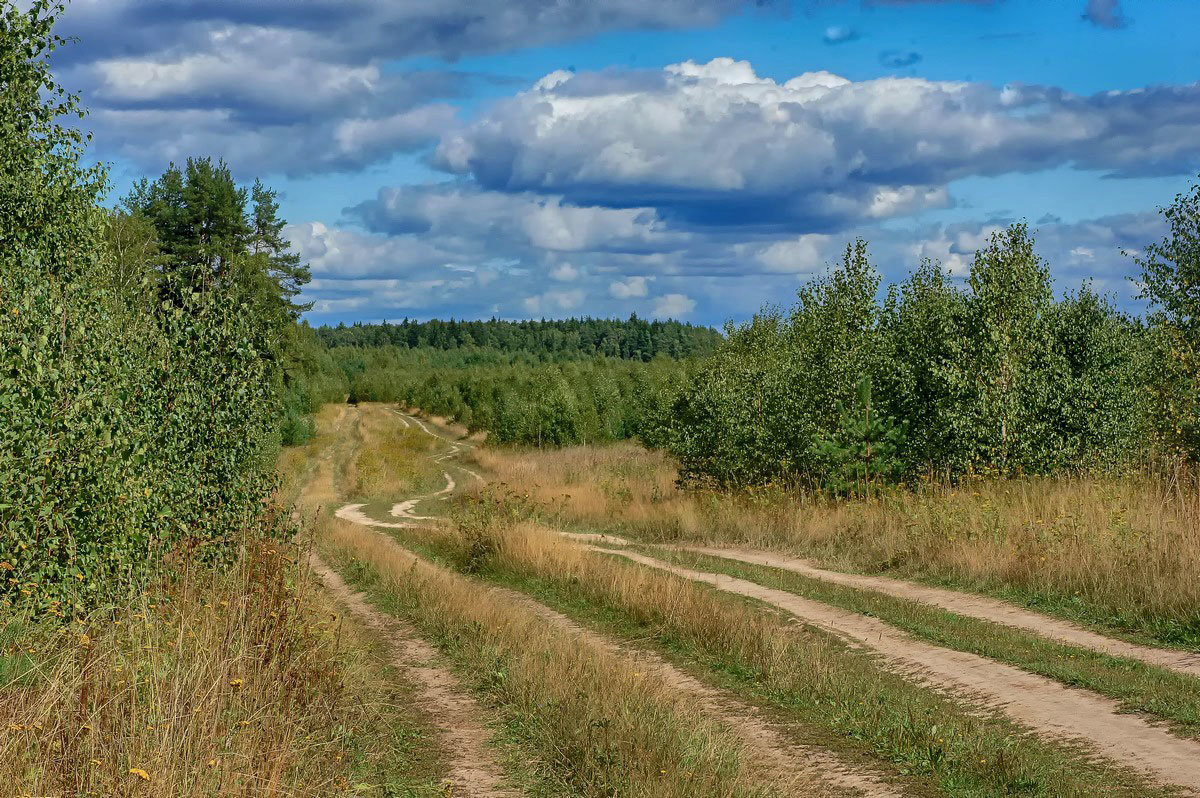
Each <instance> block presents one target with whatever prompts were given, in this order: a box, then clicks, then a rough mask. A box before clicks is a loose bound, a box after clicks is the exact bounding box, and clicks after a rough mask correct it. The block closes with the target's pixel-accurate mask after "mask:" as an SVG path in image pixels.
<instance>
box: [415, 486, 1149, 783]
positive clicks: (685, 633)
mask: <svg viewBox="0 0 1200 798" xmlns="http://www.w3.org/2000/svg"><path fill="white" fill-rule="evenodd" d="M485 507H486V505H485ZM397 534H400V535H402V536H404V537H405V538H406V539H412V540H414V541H415V542H417V543H418V544H421V545H426V546H430V547H431V548H434V549H438V550H440V551H442V552H443V553H444V554H445V555H446V556H449V557H452V558H454V559H457V560H458V561H459V562H462V563H467V562H470V559H469V554H470V552H471V551H472V549H473V547H474V541H473V540H472V538H474V537H477V536H478V534H479V533H478V531H475V532H472V533H471V534H470V535H464V534H462V533H457V534H456V533H448V532H445V531H441V532H421V531H419V530H403V531H400V532H398V533H397ZM491 534H492V535H493V536H494V539H493V541H492V543H491V545H490V548H491V550H492V551H493V552H494V554H493V555H491V557H490V561H489V563H488V566H487V567H488V568H490V569H491V571H490V572H491V573H492V574H493V575H494V576H496V577H497V578H501V579H513V580H516V582H517V583H519V584H521V585H522V586H523V587H527V588H529V589H532V590H535V591H537V592H539V593H544V594H546V595H550V596H555V597H557V600H558V601H560V602H561V603H562V604H563V605H564V606H570V607H574V608H577V609H578V608H579V607H581V606H586V607H591V608H594V609H595V611H596V612H597V613H599V615H600V616H601V617H606V618H608V619H610V620H611V619H613V618H615V619H617V621H616V622H617V624H618V625H625V632H626V633H627V634H629V635H630V636H631V637H636V638H638V639H641V640H657V641H658V642H659V644H660V645H661V646H662V647H663V648H664V649H665V650H667V651H670V652H673V654H674V655H676V656H682V657H684V658H685V659H687V660H689V661H690V662H692V663H693V664H699V665H700V666H701V667H704V668H706V669H708V671H709V673H710V674H712V675H713V676H718V677H719V678H725V679H728V680H731V681H732V682H733V683H734V684H735V686H737V688H738V689H740V690H742V691H744V692H745V693H746V694H747V695H749V696H752V697H755V698H757V699H759V700H763V701H766V702H768V703H770V704H774V705H775V706H776V707H778V708H779V709H780V710H782V711H784V712H786V713H787V714H788V715H789V716H790V718H791V719H793V720H798V721H801V722H802V723H803V724H804V725H805V728H806V733H807V734H809V735H815V736H816V737H818V738H822V739H825V740H827V741H829V742H830V744H835V745H841V746H847V745H848V746H849V747H850V748H854V749H857V750H859V751H860V752H861V750H862V748H864V747H865V748H866V749H867V750H868V751H869V752H870V753H871V754H873V755H876V756H879V757H882V758H883V759H885V760H890V761H893V762H895V763H897V764H898V769H899V770H902V771H903V772H906V773H915V774H921V775H923V776H924V777H925V778H927V779H930V780H932V781H933V782H934V783H936V784H937V785H938V786H939V787H941V788H942V789H944V790H946V791H948V792H950V793H951V794H956V795H1009V794H1031V795H1033V794H1055V795H1084V794H1087V793H1088V792H1089V791H1092V790H1096V789H1099V788H1101V787H1103V788H1104V789H1106V790H1108V792H1107V793H1106V794H1110V795H1116V794H1122V795H1148V794H1152V793H1153V791H1152V790H1151V789H1149V788H1148V787H1147V786H1146V785H1145V784H1139V783H1138V782H1137V781H1136V780H1135V779H1133V777H1129V776H1123V775H1122V774H1120V773H1119V772H1115V771H1113V770H1112V769H1110V768H1107V767H1105V766H1103V765H1098V764H1096V763H1094V762H1090V761H1088V760H1087V759H1086V758H1078V757H1076V756H1074V755H1073V753H1072V752H1070V751H1068V750H1066V749H1062V748H1059V747H1057V746H1055V745H1053V744H1050V743H1045V742H1042V741H1040V740H1037V739H1035V738H1033V737H1030V736H1027V735H1025V734H1023V733H1022V732H1021V731H1020V730H1019V729H1017V728H1016V727H1014V726H1013V725H1012V724H1011V723H1010V722H1008V721H1007V720H1005V719H1004V718H1002V717H1000V716H998V715H995V714H992V713H989V712H984V711H980V710H979V709H978V708H976V707H973V706H970V705H963V704H960V703H958V702H956V701H954V700H952V699H949V698H945V697H942V696H940V695H939V694H938V693H936V692H934V691H930V690H927V689H925V688H923V687H921V686H918V685H915V684H912V683H911V682H909V681H907V680H905V679H904V678H902V677H901V676H899V675H897V674H894V673H891V672H889V671H887V670H885V669H883V668H881V667H880V666H879V665H878V664H877V663H876V662H875V661H874V660H873V659H871V658H870V657H868V656H865V655H863V654H861V653H860V652H855V651H851V650H847V649H846V648H845V647H844V646H843V645H842V644H841V643H840V642H839V641H836V640H834V639H833V638H831V637H829V636H827V635H824V634H820V633H815V632H813V631H811V630H808V629H806V628H804V627H800V626H797V625H796V624H795V623H794V622H793V621H792V620H791V619H790V618H789V617H786V616H784V615H783V614H781V613H777V612H773V611H771V610H770V609H768V608H763V607H759V606H755V605H751V604H748V603H747V602H745V601H743V600H741V599H740V598H738V597H735V596H729V595H725V594H721V593H719V592H718V591H715V590H713V589H710V588H706V587H703V586H700V585H697V584H695V583H692V582H690V581H687V580H685V579H682V578H680V577H675V576H673V575H670V574H664V573H662V572H660V571H656V570H652V569H648V568H644V567H641V566H637V565H631V564H629V563H625V562H623V561H619V560H616V559H612V558H609V557H605V556H603V555H599V554H594V553H589V552H587V551H585V550H583V549H581V548H580V547H578V546H576V545H574V544H572V543H568V542H564V541H563V540H562V538H561V537H560V536H559V535H558V534H557V533H556V532H555V531H554V530H552V529H547V528H545V527H542V526H540V525H538V524H535V523H531V522H516V523H511V522H505V521H503V520H499V521H497V522H496V523H494V524H493V525H492V526H491ZM476 567H479V565H478V563H476ZM484 572H485V573H487V572H488V570H486V569H484ZM839 741H840V742H839Z"/></svg>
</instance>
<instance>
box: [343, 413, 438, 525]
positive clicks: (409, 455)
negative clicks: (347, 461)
mask: <svg viewBox="0 0 1200 798" xmlns="http://www.w3.org/2000/svg"><path fill="white" fill-rule="evenodd" d="M359 410H360V411H361V413H362V416H361V418H362V421H361V424H360V425H359V430H358V432H359V434H360V435H361V438H362V446H361V448H360V450H359V452H358V454H357V457H356V458H355V459H354V461H353V463H352V465H351V468H352V472H350V473H352V478H350V479H348V480H347V485H348V487H349V490H350V495H352V496H354V497H357V498H360V499H372V500H376V501H394V500H398V499H402V498H409V497H411V496H414V495H416V494H418V493H422V492H425V491H428V490H431V489H434V488H435V487H437V486H438V479H439V477H440V476H441V472H440V471H439V470H438V469H437V468H435V467H434V466H433V464H432V463H431V462H430V460H429V458H428V457H424V456H422V455H424V454H427V453H428V452H430V451H432V450H433V449H434V448H435V447H437V445H438V443H437V441H436V440H435V439H434V438H433V437H432V436H430V435H427V434H426V433H424V432H422V431H421V430H419V429H416V428H413V427H404V426H402V425H400V424H397V423H396V419H395V418H394V417H393V416H392V411H391V408H390V407H388V406H386V405H378V404H361V405H359Z"/></svg>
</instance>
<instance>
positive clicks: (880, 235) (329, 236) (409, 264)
mask: <svg viewBox="0 0 1200 798" xmlns="http://www.w3.org/2000/svg"><path fill="white" fill-rule="evenodd" d="M494 212H496V213H498V214H499V215H500V217H501V218H504V216H505V213H504V212H503V211H502V210H498V209H494ZM1009 221H1011V220H1007V219H999V220H996V219H989V220H980V221H976V222H956V223H953V224H924V225H916V226H910V227H906V228H900V227H897V226H895V225H875V226H867V227H863V228H861V229H858V230H856V231H855V232H856V233H860V234H862V235H863V236H864V237H865V238H866V239H867V240H868V241H869V247H870V256H871V259H872V262H874V263H876V264H877V265H878V266H879V268H880V269H881V271H882V272H883V274H884V278H885V280H887V281H889V282H895V281H899V280H902V279H903V278H904V277H905V275H906V274H907V272H908V271H909V270H911V269H912V268H913V267H914V266H916V265H917V264H918V263H919V262H920V261H921V260H922V259H923V258H929V259H931V260H937V261H940V262H941V263H942V264H943V265H944V266H945V267H946V268H947V269H949V270H950V272H951V273H952V274H953V275H955V276H957V277H958V278H959V279H964V278H965V277H966V275H967V273H968V272H969V269H970V266H971V262H972V261H973V259H974V255H975V252H976V250H977V249H979V248H980V247H982V246H984V245H985V244H986V242H987V239H988V236H990V235H991V234H992V233H993V232H995V231H997V230H999V229H1001V227H1002V226H1003V225H1005V224H1007V223H1008V222H1009ZM1034 227H1035V232H1036V235H1037V249H1038V252H1039V253H1040V254H1041V255H1042V256H1043V257H1045V258H1046V260H1047V261H1048V262H1049V264H1050V268H1051V273H1052V274H1053V275H1054V277H1055V279H1056V280H1057V285H1058V286H1059V288H1060V289H1069V288H1077V287H1078V286H1079V285H1080V284H1081V283H1082V282H1084V281H1085V280H1091V281H1093V282H1094V285H1095V286H1096V288H1097V289H1099V290H1102V291H1109V292H1113V293H1115V294H1116V296H1117V298H1118V301H1119V302H1121V303H1122V304H1123V305H1124V306H1126V307H1136V304H1135V303H1133V295H1134V293H1135V290H1134V288H1133V286H1132V284H1131V283H1130V282H1129V280H1128V279H1127V278H1128V277H1129V276H1131V275H1133V274H1135V273H1136V267H1135V265H1134V264H1133V263H1132V261H1131V260H1130V258H1129V257H1128V255H1127V254H1126V253H1128V252H1131V251H1136V250H1140V249H1141V248H1143V247H1144V246H1145V245H1146V244H1147V243H1149V242H1151V241H1156V240H1158V239H1160V238H1161V237H1162V235H1163V233H1164V229H1163V224H1162V221H1161V219H1160V217H1159V216H1158V214H1156V213H1153V212H1147V213H1139V214H1123V215H1118V216H1109V217H1103V218H1098V219H1091V220H1085V221H1080V222H1072V223H1064V222H1061V221H1051V222H1044V223H1039V224H1036V225H1034ZM286 234H287V235H288V236H289V237H290V238H291V240H292V241H293V243H294V244H295V245H296V247H297V249H298V250H299V251H300V252H301V254H302V255H303V256H304V257H305V259H306V260H308V261H309V262H311V263H312V266H313V271H314V274H315V276H316V279H315V280H314V281H313V283H312V284H311V285H310V286H309V287H308V288H307V289H306V291H305V297H306V298H307V299H309V300H312V301H314V302H316V303H317V305H316V307H315V310H314V314H313V320H314V322H316V323H319V322H322V321H337V320H339V319H352V318H361V319H383V318H393V319H394V318H399V317H400V316H402V315H412V314H413V313H415V312H419V313H420V314H422V315H430V316H431V315H442V316H455V317H464V316H465V317H487V316H492V315H501V316H503V317H506V318H516V317H528V316H529V315H531V314H532V315H539V316H541V315H544V316H559V317H561V316H567V315H572V314H578V313H583V312H586V313H589V314H599V315H626V314H628V313H629V312H631V311H635V312H637V313H638V314H639V315H647V316H657V317H666V316H675V317H686V318H689V319H699V320H701V321H706V322H712V323H715V322H720V321H722V320H723V319H725V318H727V317H731V316H732V317H734V318H746V317H747V316H748V315H749V314H751V313H753V312H754V311H756V310H758V309H759V308H760V307H761V306H762V305H763V304H764V303H768V302H770V303H783V304H786V303H787V302H788V301H789V298H790V297H791V296H792V295H793V292H794V291H795V289H796V288H797V287H798V286H799V285H800V284H801V283H803V282H804V281H806V280H809V279H811V278H812V277H813V276H815V275H816V274H820V273H822V272H824V271H825V269H826V268H828V265H829V264H831V263H834V262H836V261H838V260H839V258H840V256H841V252H842V250H843V248H844V247H845V245H846V242H847V240H848V239H849V237H850V234H848V233H847V234H844V235H823V234H805V235H800V236H796V235H785V234H781V233H773V232H766V233H763V232H756V231H754V230H747V231H742V232H740V233H739V234H737V235H733V236H731V235H729V234H728V231H725V230H707V231H693V232H689V233H688V234H687V236H686V240H685V241H684V245H682V246H678V245H677V244H678V242H675V244H673V246H672V247H671V248H669V249H668V248H664V249H662V250H659V251H643V252H638V253H612V252H608V251H605V250H600V249H594V250H580V251H576V252H574V253H572V255H571V261H570V263H569V264H568V263H566V262H564V261H562V260H560V259H559V253H556V252H546V251H542V250H539V249H537V248H536V247H531V246H529V245H528V242H527V240H521V239H507V238H505V237H504V236H502V235H495V234H494V230H493V231H492V232H489V228H488V224H487V222H486V220H479V223H478V224H477V226H476V227H474V228H472V229H471V230H467V231H463V232H457V233H456V232H455V231H453V229H450V228H440V227H435V228H431V229H429V230H426V231H424V232H409V233H371V232H363V231H361V230H351V229H337V228H329V227H327V226H326V225H323V224H320V223H306V224H297V225H292V226H290V227H289V228H288V229H287V231H286ZM568 277H569V278H571V279H569V280H566V279H563V278H568Z"/></svg>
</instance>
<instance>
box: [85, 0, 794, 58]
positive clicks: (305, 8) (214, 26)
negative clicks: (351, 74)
mask: <svg viewBox="0 0 1200 798" xmlns="http://www.w3.org/2000/svg"><path fill="white" fill-rule="evenodd" d="M771 5H773V3H771V2H770V0H766V2H761V1H760V2H754V3H751V2H748V0H660V2H655V3H645V2H640V0H507V2H504V3H480V2H477V1H476V0H441V2H438V3H430V2H427V0H388V2H376V0H309V1H308V2H305V3H301V4H298V3H295V2H293V1H292V0H255V1H254V2H244V0H208V2H203V3H197V2H189V1H188V0H76V2H74V3H72V4H71V8H70V13H69V14H68V16H67V18H66V20H65V31H66V32H67V33H72V34H76V33H85V34H87V35H88V37H87V38H86V39H85V40H84V46H85V48H86V53H87V55H92V54H96V55H104V56H112V55H116V54H122V53H124V54H129V53H134V54H141V53H147V52H156V51H160V50H164V49H174V48H187V47H188V45H189V44H190V43H191V42H193V41H194V40H196V39H197V38H202V37H203V36H205V35H206V34H207V33H208V32H209V31H211V30H229V31H240V30H254V29H270V30H279V31H284V32H287V33H290V34H292V35H295V36H308V37H311V41H312V45H313V52H314V54H315V55H316V56H317V57H319V58H325V59H337V60H341V61H352V60H355V59H364V60H365V59H370V58H393V59H394V58H403V57H410V56H417V55H427V56H436V57H441V58H451V59H453V58H457V57H459V56H463V55H467V54H471V53H486V52H494V51H497V50H507V49H513V48H516V47H528V46H533V45H538V44H548V43H551V42H561V41H568V40H570V39H574V38H577V37H580V36H591V35H594V34H596V33H600V32H604V31H613V30H660V29H667V28H686V27H694V26H698V25H709V24H712V23H714V22H717V21H718V20H719V19H721V18H722V17H724V16H727V15H729V14H732V13H735V12H737V11H740V10H742V9H743V8H746V7H748V6H755V7H758V8H768V7H770V6H771Z"/></svg>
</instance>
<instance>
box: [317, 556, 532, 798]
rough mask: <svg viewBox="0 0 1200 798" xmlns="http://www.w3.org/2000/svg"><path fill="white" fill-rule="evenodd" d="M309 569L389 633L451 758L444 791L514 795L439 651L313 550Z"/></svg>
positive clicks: (485, 797) (483, 797)
mask: <svg viewBox="0 0 1200 798" xmlns="http://www.w3.org/2000/svg"><path fill="white" fill-rule="evenodd" d="M309 564H310V566H311V567H312V570H313V572H314V573H315V574H317V576H318V577H320V579H321V581H322V582H323V583H324V584H325V587H326V589H328V590H329V592H330V593H332V594H333V595H334V597H336V598H337V600H338V601H339V602H341V603H342V604H344V605H345V606H346V607H347V608H348V609H349V610H350V612H351V613H352V614H353V615H354V616H355V617H356V618H358V619H359V620H360V621H362V622H363V623H364V624H366V625H367V626H368V627H370V628H372V629H374V630H375V631H377V632H379V633H380V634H382V635H384V636H385V637H386V638H387V641H388V644H389V646H390V648H391V651H392V662H393V664H394V665H396V666H397V667H398V668H400V669H401V671H402V672H403V673H404V674H405V675H406V676H407V677H408V678H409V679H411V680H412V681H413V683H414V684H415V685H416V687H417V691H418V698H419V701H420V704H421V706H422V707H424V708H425V710H426V711H427V712H428V713H429V717H430V718H431V719H432V720H433V722H434V724H435V725H436V727H437V730H438V735H439V737H440V738H441V742H442V749H443V750H444V751H445V752H446V755H447V757H448V758H449V765H450V772H449V773H448V774H447V780H448V781H449V783H450V787H449V789H448V790H447V792H446V794H447V795H451V794H453V795H456V796H465V798H515V796H516V795H517V793H515V792H513V791H512V790H508V789H504V788H503V787H501V783H502V781H503V772H502V770H501V768H500V766H499V765H498V764H497V763H496V760H495V758H494V757H492V756H491V752H490V750H489V748H488V745H487V741H488V739H489V737H490V734H489V733H488V731H487V730H486V729H485V728H484V726H483V723H482V722H481V720H480V718H481V717H482V716H483V714H482V712H481V710H480V708H479V706H478V704H477V703H476V702H475V700H474V699H473V698H472V697H471V696H470V695H469V694H468V693H466V692H464V690H463V689H462V687H461V686H460V684H459V682H458V678H457V677H456V676H455V675H454V674H453V673H452V672H451V671H449V670H447V669H446V668H443V667H440V666H439V665H437V664H436V662H437V652H436V651H435V650H434V649H433V647H432V646H430V645H429V644H428V643H426V642H425V641H423V640H422V639H421V638H420V637H418V636H417V633H416V631H415V630H414V629H412V627H410V626H409V625H408V624H406V623H404V622H402V621H400V620H398V619H395V618H391V617H387V618H385V617H384V616H383V615H381V614H380V613H378V612H376V611H375V610H374V609H373V608H372V607H371V606H370V605H369V604H367V602H366V601H365V599H364V598H363V595H362V594H361V593H355V592H354V591H353V590H351V589H350V587H349V586H348V585H347V584H346V583H345V581H343V580H342V577H341V576H340V575H339V574H338V573H337V571H334V570H333V569H332V568H330V567H329V566H328V565H326V564H325V563H324V562H323V561H322V560H321V558H320V557H319V556H318V555H317V554H316V553H315V552H314V553H312V554H311V555H310V559H309Z"/></svg>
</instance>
